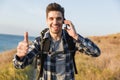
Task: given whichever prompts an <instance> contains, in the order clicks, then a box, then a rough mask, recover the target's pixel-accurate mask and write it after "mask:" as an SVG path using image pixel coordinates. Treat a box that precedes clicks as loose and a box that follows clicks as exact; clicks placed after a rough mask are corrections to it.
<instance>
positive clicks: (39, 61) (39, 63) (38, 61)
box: [35, 28, 78, 80]
mask: <svg viewBox="0 0 120 80" xmlns="http://www.w3.org/2000/svg"><path fill="white" fill-rule="evenodd" d="M47 31H48V28H45V29H44V30H43V31H42V32H41V38H40V37H39V38H38V39H41V47H40V52H39V53H38V54H37V56H36V58H35V68H37V69H38V77H37V80H39V78H40V77H42V76H43V65H44V59H45V58H46V56H45V55H46V54H47V53H48V52H49V49H50V41H49V39H43V37H44V35H45V33H46V32H47ZM65 37H66V40H67V44H68V49H69V51H70V52H71V58H72V59H73V65H74V70H75V74H77V73H78V72H77V69H76V64H75V58H74V56H75V51H76V49H75V43H74V42H73V38H72V37H71V36H69V34H68V33H67V32H66V31H65ZM36 39H37V38H36ZM71 45H72V46H71ZM43 52H45V53H43Z"/></svg>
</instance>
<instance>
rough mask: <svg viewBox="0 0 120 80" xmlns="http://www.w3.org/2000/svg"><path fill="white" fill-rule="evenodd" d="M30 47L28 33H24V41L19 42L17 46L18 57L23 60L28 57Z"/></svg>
mask: <svg viewBox="0 0 120 80" xmlns="http://www.w3.org/2000/svg"><path fill="white" fill-rule="evenodd" d="M28 47H29V40H28V32H25V33H24V40H23V41H21V42H19V44H18V46H17V53H16V55H17V56H18V57H19V58H20V59H22V58H23V57H24V56H26V54H27V52H28Z"/></svg>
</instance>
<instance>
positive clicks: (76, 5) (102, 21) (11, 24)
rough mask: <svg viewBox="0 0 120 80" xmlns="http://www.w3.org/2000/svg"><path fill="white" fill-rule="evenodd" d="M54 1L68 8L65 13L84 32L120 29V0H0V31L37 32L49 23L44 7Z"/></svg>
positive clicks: (78, 29) (106, 31)
mask: <svg viewBox="0 0 120 80" xmlns="http://www.w3.org/2000/svg"><path fill="white" fill-rule="evenodd" d="M51 2H57V3H59V4H61V5H62V6H63V7H64V8H65V17H66V19H68V20H71V21H72V22H73V24H74V25H75V28H76V30H77V32H78V33H79V34H81V35H83V36H96V35H97V36H98V35H107V34H113V33H118V32H120V0H76V1H75V0H0V33H6V34H16V35H23V34H24V32H25V31H28V32H29V35H30V36H38V35H39V33H40V31H41V30H42V29H44V28H45V27H47V25H46V20H45V18H46V16H45V9H46V6H47V5H48V4H49V3H51Z"/></svg>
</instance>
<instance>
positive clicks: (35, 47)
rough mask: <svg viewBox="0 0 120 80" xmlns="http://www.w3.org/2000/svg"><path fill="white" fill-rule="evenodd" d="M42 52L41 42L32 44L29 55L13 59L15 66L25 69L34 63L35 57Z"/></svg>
mask: <svg viewBox="0 0 120 80" xmlns="http://www.w3.org/2000/svg"><path fill="white" fill-rule="evenodd" d="M39 50H40V43H39V41H37V40H35V41H34V42H32V44H31V45H30V46H29V49H28V53H27V55H26V56H25V57H23V58H22V59H20V58H19V57H18V56H17V55H16V54H15V55H14V58H13V64H14V66H15V68H20V69H23V68H25V67H26V66H27V65H29V64H31V63H32V62H33V59H34V57H35V56H36V55H37V54H38V52H39Z"/></svg>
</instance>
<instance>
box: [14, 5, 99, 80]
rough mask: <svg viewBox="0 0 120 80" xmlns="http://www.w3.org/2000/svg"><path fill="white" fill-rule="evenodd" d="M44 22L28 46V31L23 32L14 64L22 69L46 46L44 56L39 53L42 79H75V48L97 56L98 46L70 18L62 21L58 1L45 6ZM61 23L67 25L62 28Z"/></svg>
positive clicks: (62, 9) (43, 50) (62, 10)
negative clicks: (39, 32)
mask: <svg viewBox="0 0 120 80" xmlns="http://www.w3.org/2000/svg"><path fill="white" fill-rule="evenodd" d="M46 23H47V26H48V28H49V30H47V31H45V32H44V35H42V36H43V37H41V36H40V37H37V38H36V39H35V41H34V43H33V44H32V45H29V44H28V33H27V32H26V33H25V34H24V40H23V41H22V42H20V43H19V44H18V47H17V53H16V55H15V56H14V60H13V61H14V66H15V67H16V68H24V67H25V66H27V65H28V64H30V63H32V61H33V59H34V57H35V56H36V55H37V54H43V53H45V49H46V48H47V47H49V50H48V51H47V52H46V53H45V54H44V55H45V56H44V55H41V56H40V58H41V60H42V61H41V64H42V65H43V66H42V68H43V69H42V71H43V75H42V76H41V77H42V79H43V80H75V78H74V71H75V69H74V62H73V54H74V53H75V51H76V50H78V51H81V52H84V53H85V54H88V55H91V56H94V57H97V56H99V55H100V50H99V48H98V47H97V46H96V45H95V44H94V43H93V42H92V41H91V40H89V39H88V38H83V37H82V36H81V35H79V34H78V33H77V32H76V30H75V27H74V25H73V24H72V22H71V21H70V20H65V17H64V8H63V7H61V5H59V4H58V3H51V4H49V5H48V6H47V8H46ZM63 23H64V24H66V25H67V26H69V28H65V29H63V28H62V26H63ZM66 35H67V36H66ZM42 38H43V39H42ZM46 39H47V40H48V43H47V44H46V45H45V44H42V40H46ZM71 41H72V44H71V43H70V42H71ZM70 47H72V48H71V49H70ZM72 49H73V50H72ZM72 51H73V52H72ZM43 58H44V59H43Z"/></svg>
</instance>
